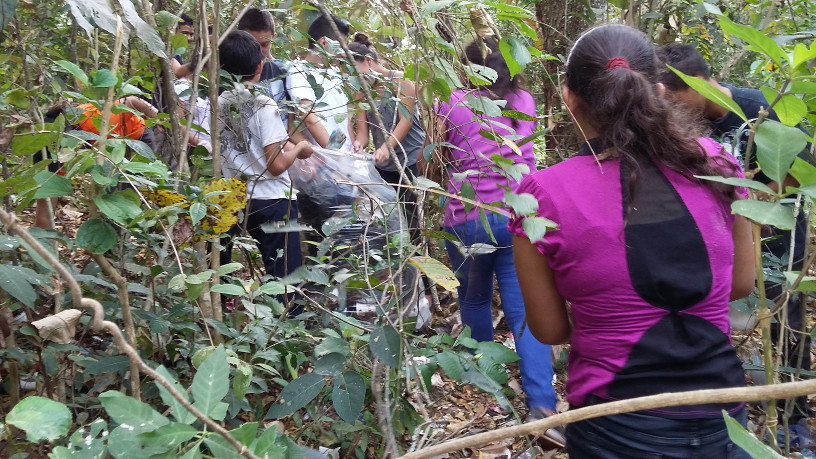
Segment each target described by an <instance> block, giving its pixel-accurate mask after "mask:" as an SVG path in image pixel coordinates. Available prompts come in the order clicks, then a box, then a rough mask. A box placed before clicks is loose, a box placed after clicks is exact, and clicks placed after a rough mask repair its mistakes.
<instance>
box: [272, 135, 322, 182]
mask: <svg viewBox="0 0 816 459" xmlns="http://www.w3.org/2000/svg"><path fill="white" fill-rule="evenodd" d="M312 151H313V150H312V144H311V143H309V142H308V141H306V140H303V141H300V142H298V143H297V144H292V143H291V142H275V143H272V144H269V145H267V146H265V147H264V156H266V169H267V170H268V171H269V173H270V174H272V175H274V176H276V177H277V176H278V175H281V174H283V173H284V172H286V170H287V169H289V167H291V166H292V163H294V162H295V160H296V159H306V158H308V157H309V156H312Z"/></svg>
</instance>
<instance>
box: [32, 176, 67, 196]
mask: <svg viewBox="0 0 816 459" xmlns="http://www.w3.org/2000/svg"><path fill="white" fill-rule="evenodd" d="M34 180H36V181H37V185H38V186H39V187H38V188H37V191H36V192H35V193H34V199H46V198H59V197H61V196H67V195H69V194H71V193H72V192H73V188H71V182H70V181H69V180H68V179H66V178H65V177H63V176H61V175H57V174H54V173H52V172H48V171H42V172H40V173H39V174H37V175H35V176H34Z"/></svg>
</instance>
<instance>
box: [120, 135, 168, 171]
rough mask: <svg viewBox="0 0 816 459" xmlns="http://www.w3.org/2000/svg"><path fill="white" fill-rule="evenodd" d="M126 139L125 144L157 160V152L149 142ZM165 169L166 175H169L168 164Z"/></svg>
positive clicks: (152, 159) (142, 154) (146, 156)
mask: <svg viewBox="0 0 816 459" xmlns="http://www.w3.org/2000/svg"><path fill="white" fill-rule="evenodd" d="M124 140H125V145H127V146H128V147H130V148H131V149H132V150H133V151H134V152H136V154H138V155H139V156H143V157H145V158H147V159H149V160H150V161H155V160H156V153H154V152H153V150H152V149H151V148H150V146H149V145H148V144H146V143H144V142H142V141H141V140H135V139H124ZM164 170H165V175H167V172H166V171H167V166H165V167H164Z"/></svg>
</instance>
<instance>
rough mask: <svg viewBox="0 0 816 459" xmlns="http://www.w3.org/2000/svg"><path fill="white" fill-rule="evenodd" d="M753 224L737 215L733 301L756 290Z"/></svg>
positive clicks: (732, 286)
mask: <svg viewBox="0 0 816 459" xmlns="http://www.w3.org/2000/svg"><path fill="white" fill-rule="evenodd" d="M751 230H752V228H751V222H750V220H748V219H747V218H745V217H743V216H741V215H737V217H736V219H735V220H734V226H733V227H732V228H731V234H732V237H733V239H734V268H733V275H732V280H731V301H733V300H738V299H740V298H744V297H746V296H748V294H749V293H751V291H752V290H753V289H754V282H755V281H756V270H755V269H754V238H753V235H752V231H751Z"/></svg>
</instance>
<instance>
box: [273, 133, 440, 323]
mask: <svg viewBox="0 0 816 459" xmlns="http://www.w3.org/2000/svg"><path fill="white" fill-rule="evenodd" d="M289 177H290V178H291V180H292V185H293V186H294V188H295V189H297V190H298V195H297V202H298V215H299V220H300V222H302V223H305V224H307V225H309V226H311V227H312V228H314V229H315V230H317V231H318V232H319V233H320V234H321V235H322V236H324V237H325V238H328V239H330V240H331V242H332V243H333V246H334V247H335V248H342V250H339V251H338V252H337V253H339V254H340V258H341V259H345V260H349V259H350V258H355V259H358V260H359V259H363V260H365V263H354V265H355V266H370V267H371V268H372V272H369V273H366V275H367V276H373V278H376V279H378V280H380V281H381V285H380V286H379V287H378V288H375V289H373V290H371V291H363V290H359V289H358V291H346V289H344V288H341V289H339V290H338V292H341V293H342V292H346V294H341V295H340V296H341V297H342V298H339V303H340V304H341V305H345V307H346V309H347V310H348V311H356V312H362V310H366V311H370V310H372V309H374V310H377V309H378V308H377V307H375V306H374V305H388V304H399V305H400V308H399V310H400V311H402V313H403V314H405V315H408V316H414V317H417V328H422V326H424V324H425V322H426V321H427V319H428V318H429V315H430V313H429V311H427V302H425V305H423V306H418V304H420V303H422V301H420V300H425V298H424V295H423V292H424V286H423V284H422V278H421V276H420V275H419V270H418V269H417V268H416V267H415V266H414V265H412V264H410V263H406V262H405V260H404V259H402V257H401V253H400V249H401V248H402V247H403V246H404V245H405V244H407V243H408V241H409V240H410V236H409V232H408V230H409V228H408V224H407V221H406V219H405V215H404V214H403V212H402V209H401V207H400V205H399V202H398V198H397V193H396V191H395V190H394V188H393V187H392V186H391V185H390V184H388V183H387V182H386V181H385V180H383V179H382V177H380V174H379V172H377V169H376V168H375V167H374V162H373V160H372V158H371V156H370V155H363V154H355V153H349V152H339V151H334V150H329V149H324V148H317V147H315V148H314V153H313V154H312V156H311V157H309V158H307V159H302V160H297V161H295V163H294V164H293V165H292V166H291V167H290V168H289ZM389 261H390V263H389ZM332 264H333V265H335V266H337V267H339V268H344V267H345V268H349V267H350V265H351V264H350V263H348V261H346V262H342V261H339V262H338V263H332ZM399 267H402V269H403V270H402V274H401V276H399V277H400V279H399V280H397V279H390V277H391V276H390V273H392V272H394V271H395V270H396V269H397V268H399ZM390 280H392V281H393V282H392V283H393V284H394V287H396V288H394V289H393V290H392V291H395V292H396V295H395V296H394V297H392V298H389V297H383V294H382V292H383V291H387V290H390V289H383V288H381V287H382V286H385V285H386V284H388V283H389V281H390ZM346 299H348V301H346ZM423 310H424V311H423Z"/></svg>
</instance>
